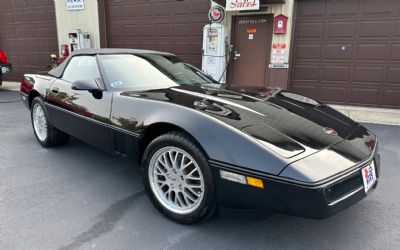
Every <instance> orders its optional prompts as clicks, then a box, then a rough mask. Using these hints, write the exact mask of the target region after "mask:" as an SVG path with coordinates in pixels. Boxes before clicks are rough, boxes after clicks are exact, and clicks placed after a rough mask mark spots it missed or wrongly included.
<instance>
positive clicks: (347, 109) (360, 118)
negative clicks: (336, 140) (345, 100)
mask: <svg viewBox="0 0 400 250" xmlns="http://www.w3.org/2000/svg"><path fill="white" fill-rule="evenodd" d="M329 106H331V107H332V108H334V109H336V110H337V111H339V112H341V113H343V114H345V115H346V116H348V117H350V118H351V119H353V120H355V121H357V122H365V123H377V124H386V125H400V109H386V108H370V107H356V106H344V105H329Z"/></svg>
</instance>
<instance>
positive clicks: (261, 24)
mask: <svg viewBox="0 0 400 250" xmlns="http://www.w3.org/2000/svg"><path fill="white" fill-rule="evenodd" d="M272 27H273V17H272V15H254V16H236V17H234V19H233V33H232V41H233V53H232V54H231V63H230V67H229V69H230V71H229V76H228V77H229V78H228V82H229V83H230V85H231V86H232V87H244V88H264V87H265V86H266V79H267V67H268V61H269V55H270V51H271V41H272Z"/></svg>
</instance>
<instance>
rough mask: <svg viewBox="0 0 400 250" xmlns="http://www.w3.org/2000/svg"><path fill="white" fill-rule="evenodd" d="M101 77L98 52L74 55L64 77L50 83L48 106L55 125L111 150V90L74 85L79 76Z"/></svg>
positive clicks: (82, 77) (80, 78) (81, 138)
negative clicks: (88, 89)
mask: <svg viewBox="0 0 400 250" xmlns="http://www.w3.org/2000/svg"><path fill="white" fill-rule="evenodd" d="M98 78H101V74H100V70H99V67H98V63H97V59H96V56H90V55H82V56H75V57H73V58H71V60H70V61H69V63H68V65H67V67H66V68H65V70H64V73H63V75H62V77H61V78H60V79H57V80H56V81H54V83H53V84H52V85H51V87H50V90H49V93H48V95H47V106H48V110H49V115H50V119H51V123H52V125H53V126H55V127H56V128H58V129H59V130H61V131H64V132H66V133H68V134H70V135H72V136H74V137H76V138H78V139H80V140H82V141H84V142H86V143H89V144H92V145H94V146H96V147H99V148H102V149H105V150H107V151H111V129H110V127H109V123H110V111H111V100H112V94H111V93H109V92H107V91H95V92H93V91H92V92H89V91H86V90H73V89H72V88H71V87H72V83H73V82H75V81H77V80H88V79H98ZM102 87H103V86H102Z"/></svg>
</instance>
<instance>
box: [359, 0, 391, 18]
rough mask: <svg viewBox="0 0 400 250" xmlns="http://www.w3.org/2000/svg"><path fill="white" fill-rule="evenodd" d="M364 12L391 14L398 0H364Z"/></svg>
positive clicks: (362, 2)
mask: <svg viewBox="0 0 400 250" xmlns="http://www.w3.org/2000/svg"><path fill="white" fill-rule="evenodd" d="M361 4H362V13H363V14H365V15H368V14H390V13H392V12H393V10H395V9H396V0H379V1H377V0H363V1H361Z"/></svg>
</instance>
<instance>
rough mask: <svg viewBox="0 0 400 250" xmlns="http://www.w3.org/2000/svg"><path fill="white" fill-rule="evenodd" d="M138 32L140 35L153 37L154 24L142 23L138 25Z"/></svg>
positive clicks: (154, 31) (154, 33) (154, 32)
mask: <svg viewBox="0 0 400 250" xmlns="http://www.w3.org/2000/svg"><path fill="white" fill-rule="evenodd" d="M139 34H140V37H142V38H145V37H155V35H156V26H155V25H153V24H142V25H139Z"/></svg>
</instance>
